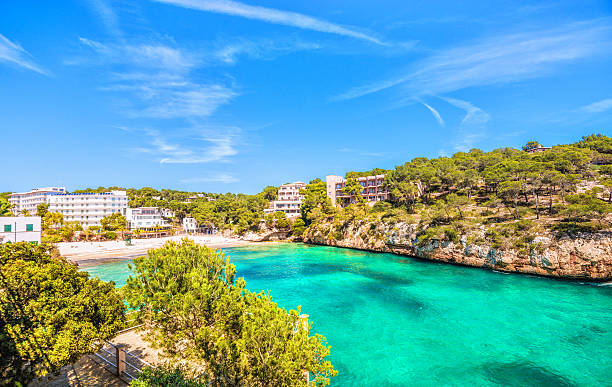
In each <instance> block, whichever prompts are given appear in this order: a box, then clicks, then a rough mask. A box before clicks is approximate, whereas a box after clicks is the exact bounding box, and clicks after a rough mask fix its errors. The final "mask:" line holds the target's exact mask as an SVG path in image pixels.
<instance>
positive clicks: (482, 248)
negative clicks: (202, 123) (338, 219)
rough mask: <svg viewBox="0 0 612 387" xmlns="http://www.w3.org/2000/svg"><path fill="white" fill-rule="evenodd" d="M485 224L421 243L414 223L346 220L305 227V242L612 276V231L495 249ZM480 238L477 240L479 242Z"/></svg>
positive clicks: (501, 267) (520, 269) (593, 277)
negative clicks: (451, 238) (465, 232)
mask: <svg viewBox="0 0 612 387" xmlns="http://www.w3.org/2000/svg"><path fill="white" fill-rule="evenodd" d="M484 234H485V229H484V228H482V229H480V230H477V231H476V232H471V233H470V235H460V236H458V238H456V241H455V242H453V241H449V240H435V239H434V240H427V241H425V242H423V241H419V237H418V236H417V233H416V227H415V226H414V225H411V224H405V223H399V224H393V225H390V224H385V223H380V222H378V223H368V222H361V223H348V224H345V225H343V226H342V227H338V226H337V225H334V224H323V225H317V227H311V228H309V229H307V231H306V233H305V234H304V236H303V240H304V242H306V243H312V244H320V245H328V246H338V247H348V248H355V249H361V250H369V251H377V252H388V253H395V254H400V255H407V256H413V257H418V258H423V259H429V260H433V261H440V262H448V263H452V264H458V265H466V266H476V267H482V268H487V269H492V270H498V271H506V272H516V273H525V274H535V275H542V276H549V277H558V278H567V279H581V280H589V281H609V280H612V232H609V231H602V232H597V233H577V234H573V235H565V236H561V237H558V236H557V237H555V236H553V235H552V234H546V233H543V234H542V235H537V236H535V237H534V238H533V239H532V240H531V241H530V242H529V244H528V245H527V247H526V248H513V247H511V246H510V247H508V246H506V247H499V246H498V247H493V246H492V244H488V243H486V242H485V240H484V238H483V236H484ZM475 241H476V242H475Z"/></svg>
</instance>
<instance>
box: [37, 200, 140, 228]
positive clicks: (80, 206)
mask: <svg viewBox="0 0 612 387" xmlns="http://www.w3.org/2000/svg"><path fill="white" fill-rule="evenodd" d="M47 203H49V211H51V212H59V213H60V214H62V215H64V220H65V221H67V222H79V223H81V225H82V226H83V227H84V228H87V227H89V226H99V225H100V220H101V219H102V218H104V217H106V216H109V215H111V214H113V213H115V212H118V213H120V214H121V215H124V216H125V214H126V210H127V208H128V197H127V194H126V192H125V191H112V192H103V193H79V194H67V193H64V194H55V195H49V196H47Z"/></svg>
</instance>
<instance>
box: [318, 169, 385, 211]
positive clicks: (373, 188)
mask: <svg viewBox="0 0 612 387" xmlns="http://www.w3.org/2000/svg"><path fill="white" fill-rule="evenodd" d="M357 181H358V182H359V184H361V186H362V187H363V190H362V191H361V196H362V197H363V198H364V199H365V200H366V202H367V203H368V204H369V205H370V206H373V205H374V204H376V203H377V202H379V201H381V200H389V191H388V190H387V189H386V188H385V187H384V183H385V175H373V176H364V177H358V178H357ZM325 182H326V184H327V196H328V197H329V199H330V200H331V202H332V204H333V205H334V206H340V207H346V206H348V205H349V204H352V203H355V202H356V201H357V199H356V197H355V196H351V195H348V194H346V193H344V192H342V189H343V188H344V186H345V184H346V179H344V178H343V177H342V176H336V175H329V176H326V177H325Z"/></svg>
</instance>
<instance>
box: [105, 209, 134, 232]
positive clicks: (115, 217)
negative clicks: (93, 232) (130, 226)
mask: <svg viewBox="0 0 612 387" xmlns="http://www.w3.org/2000/svg"><path fill="white" fill-rule="evenodd" d="M100 224H101V225H102V229H103V230H104V231H120V230H125V229H126V228H127V219H125V216H123V215H121V214H120V213H119V212H114V213H112V214H110V215H108V216H105V217H104V218H102V219H101V220H100Z"/></svg>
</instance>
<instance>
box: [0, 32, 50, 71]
mask: <svg viewBox="0 0 612 387" xmlns="http://www.w3.org/2000/svg"><path fill="white" fill-rule="evenodd" d="M0 62H8V63H12V64H15V65H17V66H20V67H23V68H26V69H28V70H32V71H36V72H37V73H40V74H44V75H47V71H46V70H44V69H43V68H42V67H40V66H39V65H38V64H36V63H35V62H34V61H33V60H32V56H31V55H30V53H29V52H27V51H26V50H24V49H23V48H22V47H21V46H20V45H18V44H16V43H13V42H11V41H10V40H8V39H7V38H6V37H4V36H3V35H2V34H0Z"/></svg>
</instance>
